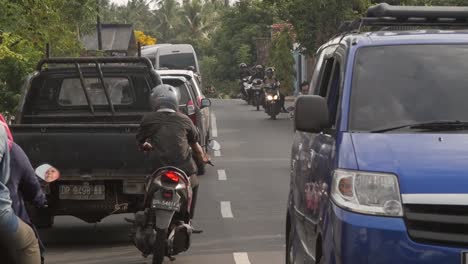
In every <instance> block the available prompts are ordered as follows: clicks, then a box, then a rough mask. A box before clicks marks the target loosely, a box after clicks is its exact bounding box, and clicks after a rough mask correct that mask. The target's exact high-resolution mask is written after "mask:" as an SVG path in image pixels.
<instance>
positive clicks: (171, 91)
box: [136, 84, 210, 219]
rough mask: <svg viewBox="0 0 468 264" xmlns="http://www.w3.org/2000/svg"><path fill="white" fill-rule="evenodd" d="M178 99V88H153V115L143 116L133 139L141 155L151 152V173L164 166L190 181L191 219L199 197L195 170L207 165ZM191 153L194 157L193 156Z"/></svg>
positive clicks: (196, 135)
mask: <svg viewBox="0 0 468 264" xmlns="http://www.w3.org/2000/svg"><path fill="white" fill-rule="evenodd" d="M179 97H180V95H179V93H178V91H177V88H175V87H173V86H170V85H167V84H161V85H158V86H156V87H155V88H153V91H152V93H151V96H150V103H151V107H152V110H153V112H151V113H148V114H146V115H145V116H144V117H143V119H142V121H141V123H140V128H139V131H138V134H137V136H136V139H137V142H138V145H139V146H140V149H142V150H143V151H151V152H150V156H151V162H152V170H153V171H156V170H157V169H159V168H161V167H165V166H173V167H176V168H179V169H181V170H182V171H184V172H185V174H186V175H187V176H189V178H190V183H191V186H192V191H193V192H192V193H193V195H192V204H191V208H190V217H191V219H193V216H194V213H195V204H196V199H197V193H198V179H197V166H196V163H195V161H194V160H193V158H192V157H193V156H194V158H195V159H197V160H198V161H199V162H204V163H209V162H210V159H209V156H208V155H206V154H205V153H204V151H203V149H202V147H201V146H200V144H199V143H198V142H199V135H198V131H197V129H196V128H195V126H194V125H193V123H192V121H191V120H190V119H189V118H188V117H187V116H186V115H184V114H182V113H180V112H179V111H178V110H179V99H180V98H179ZM192 151H193V153H194V154H195V155H192Z"/></svg>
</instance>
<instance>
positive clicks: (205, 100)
mask: <svg viewBox="0 0 468 264" xmlns="http://www.w3.org/2000/svg"><path fill="white" fill-rule="evenodd" d="M210 106H211V100H210V99H208V98H203V99H201V108H205V107H210Z"/></svg>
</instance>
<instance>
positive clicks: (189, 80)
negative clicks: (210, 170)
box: [158, 70, 211, 175]
mask: <svg viewBox="0 0 468 264" xmlns="http://www.w3.org/2000/svg"><path fill="white" fill-rule="evenodd" d="M158 73H159V75H160V76H161V78H162V80H163V83H168V84H171V85H173V84H180V81H177V82H176V83H174V82H175V79H178V80H184V83H183V84H180V85H181V86H183V89H181V91H185V90H186V89H187V90H188V92H189V93H190V94H189V95H187V96H186V97H185V99H184V100H187V102H185V101H184V104H185V105H186V106H185V107H183V108H182V109H183V110H184V111H185V113H186V114H187V115H188V116H189V117H190V119H191V120H192V122H193V124H194V125H195V126H196V127H197V129H198V131H199V133H200V144H201V145H202V146H203V147H204V148H205V150H206V151H207V150H208V143H209V140H210V128H211V113H210V106H211V101H210V99H208V98H205V96H204V95H203V94H202V91H201V88H200V86H199V82H198V80H197V77H196V74H195V73H194V72H192V71H184V70H161V71H158ZM181 78H182V79H181ZM181 88H182V87H181ZM204 172H205V164H198V173H199V174H200V175H203V174H204Z"/></svg>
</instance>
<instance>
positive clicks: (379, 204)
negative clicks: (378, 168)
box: [331, 170, 403, 216]
mask: <svg viewBox="0 0 468 264" xmlns="http://www.w3.org/2000/svg"><path fill="white" fill-rule="evenodd" d="M331 197H332V199H333V201H334V202H335V203H336V204H337V205H338V206H340V207H343V208H345V209H348V210H350V211H354V212H358V213H363V214H370V215H383V216H403V209H402V205H401V195H400V188H399V187H398V179H397V177H396V176H395V175H393V174H387V173H375V172H362V171H350V170H335V171H334V173H333V181H332V189H331Z"/></svg>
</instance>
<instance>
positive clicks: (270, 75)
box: [263, 67, 287, 113]
mask: <svg viewBox="0 0 468 264" xmlns="http://www.w3.org/2000/svg"><path fill="white" fill-rule="evenodd" d="M263 83H264V84H265V87H267V88H269V87H274V86H276V88H277V89H278V90H279V92H280V102H279V103H280V105H281V109H282V111H283V112H286V113H287V111H286V109H285V108H284V94H283V93H282V92H281V90H280V88H279V87H280V82H279V81H278V79H277V78H276V74H275V68H273V67H268V68H267V69H266V70H265V79H264V80H263Z"/></svg>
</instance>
